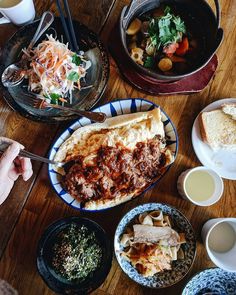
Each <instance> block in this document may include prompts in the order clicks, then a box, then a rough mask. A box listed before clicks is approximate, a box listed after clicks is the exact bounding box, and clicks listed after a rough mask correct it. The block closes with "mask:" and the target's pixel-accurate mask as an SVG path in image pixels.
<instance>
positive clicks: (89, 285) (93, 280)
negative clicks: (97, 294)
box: [37, 217, 112, 295]
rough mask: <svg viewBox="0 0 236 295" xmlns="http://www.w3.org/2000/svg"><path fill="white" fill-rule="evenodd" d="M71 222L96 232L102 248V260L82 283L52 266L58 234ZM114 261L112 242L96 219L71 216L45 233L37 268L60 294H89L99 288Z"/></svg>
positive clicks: (56, 223) (53, 225)
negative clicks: (68, 278)
mask: <svg viewBox="0 0 236 295" xmlns="http://www.w3.org/2000/svg"><path fill="white" fill-rule="evenodd" d="M71 224H77V225H84V226H85V227H87V228H88V229H89V230H91V232H94V233H95V236H96V239H97V240H98V242H99V244H100V246H101V248H102V262H101V264H100V266H99V267H98V268H97V269H96V270H95V271H94V273H93V274H92V276H90V277H88V278H86V279H85V280H84V281H82V282H81V283H76V282H70V281H68V280H66V279H64V278H62V277H61V276H59V275H57V274H56V273H55V271H54V270H53V267H52V266H51V261H52V255H53V250H52V247H53V245H54V243H55V241H56V239H57V236H58V234H59V233H60V232H61V231H63V230H65V229H66V228H67V227H68V226H70V225H71ZM111 262H112V248H111V243H110V241H109V239H108V237H107V235H106V233H105V231H104V230H103V229H102V228H101V227H100V226H99V225H98V224H97V223H96V222H94V221H92V220H90V219H87V218H80V217H69V218H64V219H61V220H58V221H56V222H55V223H53V224H51V225H50V226H49V227H48V228H47V229H46V231H45V232H44V233H43V235H42V237H41V239H40V241H39V244H38V250H37V268H38V272H39V274H40V275H41V277H42V279H43V280H44V282H45V283H46V284H47V286H48V287H49V288H50V289H52V290H53V291H54V292H56V293H58V294H78V295H80V294H83V295H85V294H88V293H90V292H92V291H93V290H95V289H97V288H98V287H99V286H100V285H101V284H102V283H103V282H104V280H105V279H106V277H107V275H108V273H109V271H110V268H111Z"/></svg>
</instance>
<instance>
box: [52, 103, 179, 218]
mask: <svg viewBox="0 0 236 295" xmlns="http://www.w3.org/2000/svg"><path fill="white" fill-rule="evenodd" d="M129 100H140V101H145V102H147V103H150V104H153V105H154V106H155V107H156V108H158V107H160V106H159V105H158V104H156V103H154V102H152V101H150V100H147V99H145V98H139V97H132V98H121V99H119V98H117V99H115V100H112V101H109V102H107V103H104V104H102V105H100V106H96V107H93V108H92V109H91V110H92V111H95V110H97V109H99V108H100V107H103V106H105V105H109V104H110V103H115V102H119V101H129ZM160 109H161V112H162V113H163V114H164V115H165V116H166V117H167V118H168V120H169V121H170V124H171V126H172V128H173V130H174V133H175V137H176V151H175V155H174V161H175V160H176V157H177V154H178V150H179V138H178V133H177V130H176V127H175V125H174V123H173V122H172V120H171V119H170V117H169V116H168V115H167V114H166V112H165V111H164V110H163V109H162V108H161V107H160ZM82 118H83V117H81V118H78V119H76V120H74V121H72V123H71V124H70V126H71V125H73V124H74V123H75V122H77V121H78V120H80V119H82ZM70 126H67V127H66V128H65V129H64V130H63V131H62V132H61V133H60V135H59V136H57V138H56V139H55V140H54V142H53V144H52V146H51V148H50V150H49V153H48V158H50V155H51V153H52V150H53V147H54V145H55V143H56V142H57V140H58V138H59V137H60V136H61V135H62V134H63V133H64V132H65V131H66V130H67V129H68V127H70ZM173 164H174V162H173V163H171V164H170V165H169V166H168V167H167V168H166V170H165V172H164V173H163V174H162V175H161V176H160V177H159V178H158V179H157V180H156V181H155V182H154V183H153V184H151V185H150V186H148V187H147V188H146V189H145V190H144V191H143V192H142V193H141V194H139V195H137V196H136V197H135V199H136V198H138V197H140V196H142V195H143V194H145V193H146V192H147V191H148V190H150V189H152V188H153V187H154V186H155V185H156V184H157V183H158V182H159V181H160V180H161V179H162V178H163V177H164V176H165V174H166V173H167V172H168V171H169V169H170V168H171V166H172V165H173ZM48 177H49V179H50V183H51V186H52V188H53V190H54V192H55V193H56V195H57V196H58V197H59V198H60V199H61V200H62V201H63V202H64V203H65V204H66V205H68V206H70V207H71V208H73V209H75V210H77V211H81V212H83V211H84V212H95V213H96V212H102V211H106V210H109V209H111V208H113V207H109V208H105V209H100V210H87V209H84V208H78V207H75V206H73V205H71V204H70V203H67V202H66V201H65V200H64V199H63V198H62V197H61V196H60V195H59V194H58V193H57V191H56V189H55V187H54V185H53V183H52V180H51V177H50V172H49V165H48ZM132 200H133V199H131V200H129V201H127V202H125V203H121V204H119V205H116V206H115V207H119V206H121V205H123V204H126V203H129V202H131V201H132Z"/></svg>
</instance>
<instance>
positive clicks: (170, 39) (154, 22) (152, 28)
mask: <svg viewBox="0 0 236 295" xmlns="http://www.w3.org/2000/svg"><path fill="white" fill-rule="evenodd" d="M148 33H149V36H150V40H149V46H150V44H151V45H152V46H156V48H157V49H159V48H160V47H165V46H167V45H168V44H171V43H176V42H180V41H181V40H182V35H183V34H184V33H186V27H185V23H184V21H182V20H181V18H180V17H179V16H175V15H174V14H173V13H171V9H170V7H169V6H166V8H165V10H164V16H161V17H157V18H152V19H151V20H150V22H149V28H148Z"/></svg>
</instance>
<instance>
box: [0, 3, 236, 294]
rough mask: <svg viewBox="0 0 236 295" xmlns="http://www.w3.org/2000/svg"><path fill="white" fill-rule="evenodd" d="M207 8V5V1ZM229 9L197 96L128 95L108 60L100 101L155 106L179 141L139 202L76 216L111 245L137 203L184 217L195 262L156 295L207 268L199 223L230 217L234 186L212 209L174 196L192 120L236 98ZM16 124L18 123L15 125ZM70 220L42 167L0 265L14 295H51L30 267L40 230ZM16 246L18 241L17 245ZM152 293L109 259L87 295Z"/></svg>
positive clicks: (186, 159)
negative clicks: (141, 101) (159, 205)
mask: <svg viewBox="0 0 236 295" xmlns="http://www.w3.org/2000/svg"><path fill="white" fill-rule="evenodd" d="M36 2H37V1H36ZM127 2H128V1H124V0H119V1H116V2H115V4H114V6H113V8H112V11H111V14H110V17H109V18H108V20H107V22H106V24H105V27H104V30H103V31H102V38H103V40H107V39H108V35H109V32H110V30H111V29H112V26H113V25H114V23H115V22H116V20H117V19H118V17H119V14H120V10H121V8H122V7H123V5H124V4H125V3H127ZM226 2H227V3H226ZM44 3H45V4H47V3H48V2H47V1H46V0H44ZM211 3H213V1H211ZM235 5H236V4H235V1H233V0H230V1H225V2H224V3H223V1H222V6H223V14H222V26H223V28H224V31H225V40H224V43H223V45H222V46H221V48H220V50H219V53H218V56H219V67H218V70H217V73H216V76H215V78H214V79H213V80H212V82H211V83H210V84H209V85H208V87H207V88H206V89H205V90H204V91H203V92H201V93H199V94H193V95H187V96H184V95H180V96H177V95H175V96H168V97H161V96H159V97H153V96H149V95H145V94H143V93H141V92H138V91H137V90H135V89H133V88H132V87H131V86H130V85H129V84H128V83H126V82H124V81H123V80H122V79H121V76H120V74H119V72H118V69H117V66H116V64H115V62H114V60H113V59H112V58H111V74H110V80H109V85H108V88H107V90H106V92H105V96H104V100H103V101H109V100H112V99H115V98H119V97H145V98H147V99H150V100H152V101H154V102H156V103H158V104H160V106H161V107H162V108H163V109H164V110H165V111H166V112H167V114H168V115H169V116H170V117H171V119H172V120H173V122H174V124H175V125H176V127H177V130H178V134H179V140H180V141H179V153H178V156H177V159H176V162H175V164H174V165H173V166H172V167H171V169H170V171H169V172H168V173H167V175H166V176H165V177H164V178H163V179H162V180H161V181H160V182H159V183H158V184H157V185H156V186H155V187H154V188H153V189H152V190H151V191H149V192H147V193H146V194H145V196H141V197H139V198H137V199H135V200H133V201H132V202H129V203H127V204H124V205H121V206H119V207H118V208H113V209H110V210H108V211H105V212H102V213H95V214H92V213H90V214H89V213H86V214H85V213H83V214H81V215H82V216H86V217H88V218H91V219H93V220H95V221H97V222H98V223H99V224H101V225H102V226H103V227H104V229H105V230H106V231H107V232H108V234H109V236H110V238H111V239H113V236H114V232H115V229H116V226H117V224H118V222H119V220H120V218H121V217H122V216H123V215H124V214H125V213H126V212H128V211H129V210H130V209H132V208H134V207H135V206H137V205H139V204H142V203H146V202H163V203H167V204H170V205H172V206H175V207H177V208H178V209H180V210H181V211H182V212H183V213H184V214H185V215H186V217H187V218H188V219H189V220H190V221H191V223H192V225H193V227H194V229H195V232H196V235H197V257H196V260H195V263H194V265H193V268H192V270H191V271H190V273H189V274H188V276H187V277H186V278H185V279H184V280H183V281H182V282H180V283H179V284H177V285H175V286H173V287H171V288H168V289H164V290H160V291H158V294H167V293H168V294H180V293H181V290H182V288H183V286H184V284H185V283H186V281H187V280H188V278H189V277H190V276H191V275H193V274H195V273H196V272H197V271H199V270H202V269H205V268H208V267H211V266H213V264H212V262H211V261H210V259H209V258H208V256H207V253H206V250H205V248H204V246H203V244H202V242H201V238H200V230H201V227H202V225H203V223H204V222H205V221H207V220H208V219H210V218H215V217H230V216H235V215H236V210H235V195H236V186H235V182H234V181H229V180H227V181H226V180H224V185H225V191H224V194H223V197H222V199H221V200H220V201H219V202H218V203H217V204H215V205H213V206H210V207H207V208H205V207H198V206H193V205H191V204H190V203H189V202H187V201H185V200H183V199H182V198H181V197H180V196H179V195H178V192H177V188H176V181H177V177H178V175H179V174H180V173H181V172H182V171H184V170H186V169H188V168H190V167H195V166H197V165H200V163H199V161H198V160H197V158H196V156H195V154H194V152H193V149H192V145H191V129H192V124H193V121H194V119H195V117H196V116H197V114H198V113H199V111H200V110H201V109H202V108H203V107H205V106H206V105H207V104H209V103H210V102H212V101H215V100H217V99H219V98H223V97H235V95H236V88H235V82H234V81H235V78H236V67H235V59H234V58H235V54H234V47H235V45H236V34H235V23H236V16H235V14H234V13H233V11H234V10H233V9H235V8H236V6H235ZM19 121H20V122H21V120H19ZM7 122H8V121H7ZM4 126H5V125H4ZM12 129H14V127H11V130H12ZM0 130H1V128H0ZM19 135H20V133H19ZM15 136H18V131H17V132H15ZM19 138H20V137H19ZM71 215H76V216H77V215H80V213H79V212H78V211H75V210H73V209H71V208H69V207H68V206H66V205H65V204H64V203H63V202H62V201H61V200H60V199H59V198H58V197H57V196H56V195H55V193H54V192H53V190H52V189H51V187H50V184H49V180H48V177H47V171H46V166H43V169H41V171H40V173H39V176H38V178H37V179H36V181H35V184H34V187H33V189H32V191H31V193H30V197H29V198H28V200H27V202H26V204H25V206H24V209H23V211H22V214H21V216H20V217H19V220H18V222H17V225H16V227H15V229H14V231H13V233H12V235H11V239H10V241H9V244H8V246H7V248H6V251H5V253H4V255H3V258H2V260H1V262H0V277H2V278H4V279H6V280H7V281H9V282H10V283H11V284H13V286H14V287H15V288H17V289H18V290H19V293H20V294H36V295H38V294H46V295H49V294H53V292H51V291H50V290H49V289H48V288H47V287H46V285H45V284H44V283H43V281H42V280H41V278H40V277H39V275H38V274H37V270H36V266H35V257H36V254H35V253H36V247H37V242H38V240H39V238H40V235H41V234H42V232H43V231H44V229H45V228H46V227H47V226H48V225H49V224H50V223H51V222H53V221H54V220H56V219H59V218H62V217H65V216H71ZM0 232H2V231H0ZM19 240H20V241H21V242H20V243H19ZM26 249H27V250H26ZM35 286H37V288H35ZM156 293H157V291H155V290H150V289H146V288H143V287H141V286H139V285H137V284H136V283H134V282H133V281H131V280H130V279H129V278H128V277H127V276H126V275H125V274H124V273H123V272H122V271H121V269H120V267H119V265H118V263H117V261H116V260H115V259H113V264H112V269H111V271H110V273H109V275H108V277H107V279H106V281H105V282H104V284H103V285H102V286H101V287H100V288H99V289H98V290H96V291H95V292H93V294H96V295H100V294H108V295H109V294H114V295H116V294H117V295H119V294H130V295H131V294H138V295H144V294H145V295H146V294H156Z"/></svg>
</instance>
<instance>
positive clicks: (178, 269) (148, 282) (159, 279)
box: [114, 203, 196, 289]
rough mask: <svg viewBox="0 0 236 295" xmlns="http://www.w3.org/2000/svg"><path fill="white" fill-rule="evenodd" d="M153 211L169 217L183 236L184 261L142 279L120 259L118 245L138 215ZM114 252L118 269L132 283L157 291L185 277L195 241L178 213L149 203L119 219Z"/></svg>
mask: <svg viewBox="0 0 236 295" xmlns="http://www.w3.org/2000/svg"><path fill="white" fill-rule="evenodd" d="M154 210H161V211H162V212H163V213H164V214H166V215H169V216H170V217H171V219H172V221H173V222H174V224H175V227H176V229H177V231H179V232H183V233H184V234H185V237H186V241H187V243H186V244H183V245H182V249H183V251H184V254H185V259H184V260H177V261H174V262H173V264H172V270H166V271H163V272H160V273H157V274H155V275H154V276H152V277H143V276H142V275H141V274H139V273H138V272H137V270H136V269H135V268H134V267H133V266H132V265H131V264H130V262H128V261H127V260H125V259H124V258H123V257H121V255H120V251H122V250H123V247H122V246H121V244H120V239H121V236H122V234H123V233H124V232H125V230H126V227H127V226H128V225H129V224H130V223H131V222H132V221H133V220H134V219H135V218H136V217H137V216H138V215H139V214H141V213H144V212H149V211H154ZM114 250H115V254H116V258H117V261H118V263H119V265H120V267H121V268H122V270H123V271H124V272H125V273H126V274H127V275H128V276H129V277H130V278H131V279H132V280H133V281H135V282H136V283H138V284H140V285H143V286H145V287H150V288H156V289H158V288H165V287H169V286H172V285H174V284H176V283H177V282H179V281H180V280H181V279H183V278H184V277H185V276H186V274H187V273H188V271H189V270H190V268H191V266H192V264H193V262H194V259H195V255H196V239H195V235H194V231H193V228H192V226H191V224H190V223H189V221H188V220H187V219H186V217H185V216H184V215H183V214H182V213H181V212H180V211H178V210H177V209H175V208H174V207H171V206H168V205H165V204H159V203H150V204H144V205H141V206H138V207H136V208H134V209H132V210H131V211H129V212H128V213H127V214H126V215H125V216H124V217H123V218H122V219H121V221H120V223H119V224H118V226H117V229H116V232H115V238H114Z"/></svg>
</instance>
